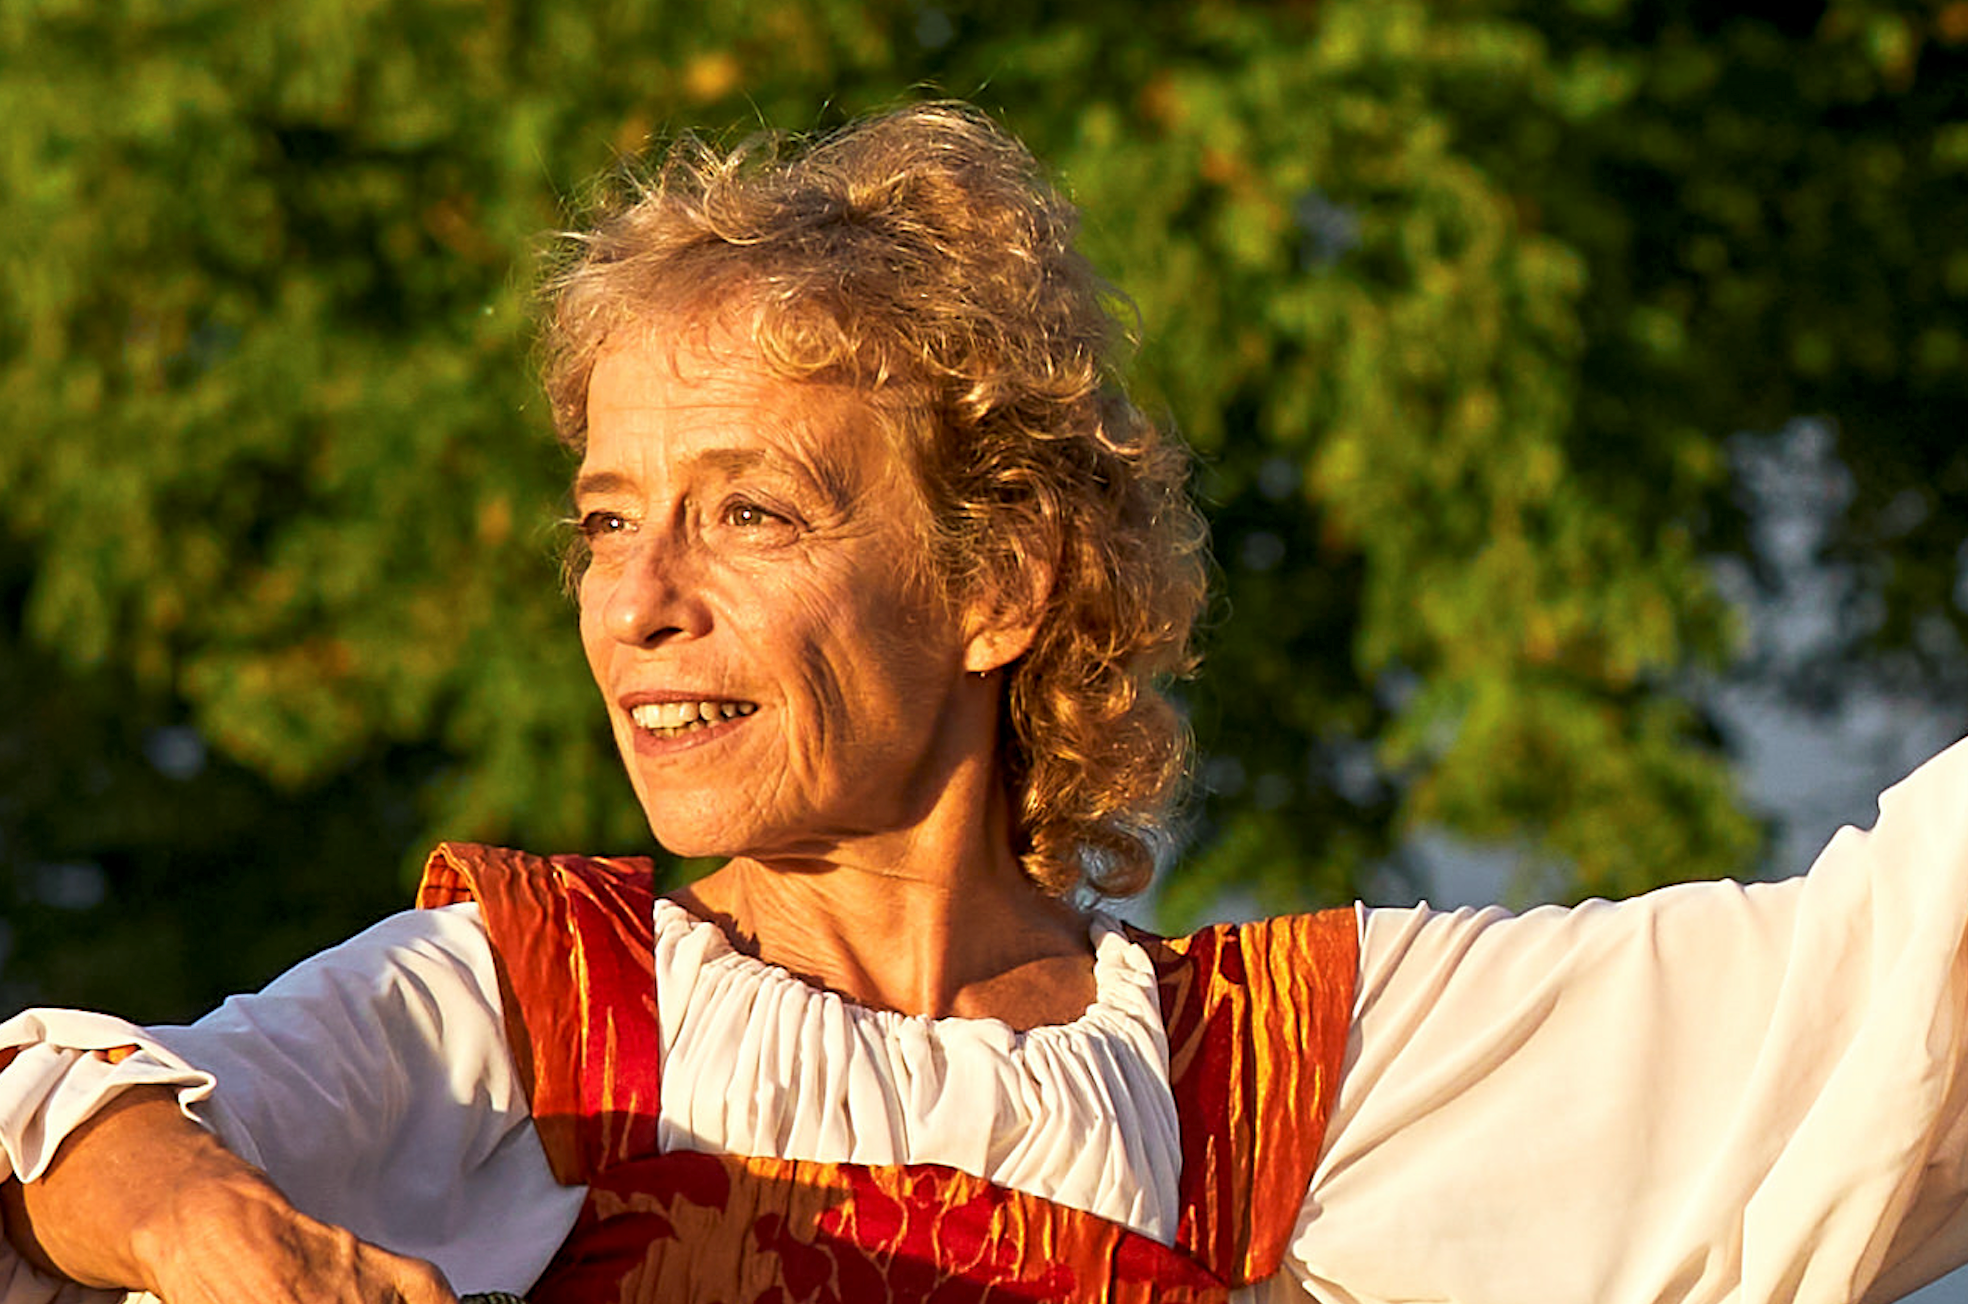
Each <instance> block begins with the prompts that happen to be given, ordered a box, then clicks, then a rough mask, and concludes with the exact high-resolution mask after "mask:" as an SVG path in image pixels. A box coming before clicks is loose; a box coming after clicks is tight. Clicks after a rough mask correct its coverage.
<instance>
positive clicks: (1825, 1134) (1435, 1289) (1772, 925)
mask: <svg viewBox="0 0 1968 1304" xmlns="http://www.w3.org/2000/svg"><path fill="white" fill-rule="evenodd" d="M1965 924H1968V744H1960V745H1957V746H1956V747H1954V748H1953V749H1952V750H1950V751H1948V752H1946V753H1944V754H1942V755H1941V756H1940V757H1938V758H1936V759H1935V760H1933V761H1930V762H1928V763H1927V765H1925V766H1924V767H1922V768H1921V769H1920V770H1919V771H1917V772H1916V773H1915V774H1914V775H1912V776H1911V777H1910V778H1908V779H1907V780H1905V781H1904V782H1903V783H1901V784H1900V785H1899V786H1897V787H1895V788H1893V789H1892V790H1891V791H1889V792H1887V793H1886V794H1885V795H1884V796H1883V797H1882V798H1881V799H1880V818H1879V820H1878V823H1877V825H1876V826H1875V827H1874V828H1873V829H1872V830H1871V831H1870V832H1859V831H1857V830H1854V829H1845V830H1843V831H1842V832H1840V833H1839V835H1838V836H1837V837H1836V838H1835V839H1833V841H1832V842H1831V844H1830V846H1829V847H1828V848H1827V849H1826V850H1825V852H1824V854H1823V855H1822V856H1821V857H1820V858H1819V860H1818V862H1817V864H1816V865H1815V866H1814V867H1813V868H1812V870H1811V872H1810V874H1809V875H1808V876H1806V877H1804V878H1799V879H1792V880H1789V881H1786V882H1782V883H1771V884H1753V885H1750V886H1739V885H1737V884H1733V883H1703V884H1692V885H1687V886H1682V887H1673V888H1667V889H1664V890H1662V891H1658V892H1654V893H1651V894H1649V895H1647V896H1644V897H1638V898H1635V899H1634V900H1631V901H1627V902H1623V903H1619V904H1609V903H1606V902H1596V901H1595V902H1588V903H1586V904H1584V905H1581V906H1579V907H1577V908H1575V909H1570V910H1565V909H1559V908H1556V907H1552V908H1545V909H1538V910H1533V911H1530V912H1529V913H1527V914H1524V915H1522V916H1521V917H1513V916H1511V915H1509V914H1507V913H1505V912H1503V911H1500V910H1494V909H1491V910H1482V911H1469V910H1463V911H1456V912H1454V913H1437V912H1433V911H1430V910H1428V909H1427V908H1426V907H1422V908H1417V909H1414V910H1406V911H1368V912H1366V913H1365V915H1364V918H1363V923H1362V961H1361V974H1360V980H1361V986H1360V990H1359V994H1358V1000H1357V1003H1356V1007H1355V1023H1354V1028H1353V1032H1352V1040H1351V1044H1350V1046H1349V1049H1348V1053H1347V1063H1346V1067H1345V1070H1344V1073H1343V1075H1342V1078H1341V1084H1340V1092H1339V1098H1338V1101H1337V1104H1336V1106H1335V1111H1334V1116H1333V1118H1332V1120H1331V1125H1330V1129H1329V1131H1328V1134H1327V1142H1326V1150H1325V1153H1324V1154H1323V1155H1322V1157H1321V1160H1320V1163H1319V1166H1318V1169H1317V1171H1316V1173H1315V1175H1314V1178H1313V1181H1312V1185H1311V1189H1310V1192H1309V1194H1308V1196H1307V1199H1306V1202H1305V1206H1304V1211H1303V1214H1302V1216H1301V1218H1300V1221H1299V1224H1298V1227H1297V1230H1296V1233H1295V1235H1294V1239H1293V1242H1292V1246H1291V1250H1290V1254H1289V1256H1288V1267H1289V1270H1290V1271H1291V1272H1292V1273H1293V1274H1294V1275H1295V1276H1296V1277H1297V1279H1298V1281H1299V1283H1300V1285H1301V1286H1302V1287H1303V1288H1304V1289H1305V1290H1306V1291H1308V1292H1309V1293H1310V1294H1311V1295H1312V1296H1313V1297H1314V1298H1316V1299H1319V1300H1322V1301H1329V1302H1332V1304H1366V1302H1367V1301H1393V1300H1455V1301H1458V1304H1490V1302H1492V1301H1494V1302H1496V1304H1529V1302H1534V1301H1544V1300H1549V1301H1592V1302H1593V1304H1624V1302H1628V1301H1631V1302H1634V1304H1637V1302H1639V1301H1666V1300H1675V1301H1682V1300H1686V1301H1723V1300H1727V1301H1730V1302H1731V1304H1750V1302H1754V1301H1779V1300H1781V1301H1826V1302H1827V1304H1829V1302H1830V1301H1840V1302H1843V1301H1849V1300H1868V1301H1871V1300H1887V1299H1894V1298H1897V1297H1898V1296H1899V1295H1901V1294H1903V1293H1905V1292H1907V1291H1910V1290H1912V1289H1914V1288H1916V1287H1918V1286H1919V1285H1921V1284H1923V1283H1924V1282H1926V1281H1928V1280H1930V1279H1931V1278H1933V1277H1935V1276H1938V1275H1940V1274H1941V1273H1942V1272H1944V1271H1945V1270H1946V1269H1948V1268H1949V1267H1951V1266H1953V1265H1955V1264H1957V1263H1959V1262H1961V1261H1963V1260H1964V1259H1968V1212H1964V1201H1963V1196H1964V1192H1968V1111H1964V1104H1968V1074H1964V1073H1962V1072H1961V1071H1960V1065H1961V1062H1962V1059H1963V1057H1964V1054H1968V1045H1965V1044H1964V1019H1963V1002H1964V997H1965V996H1968V959H1964V954H1963V936H1964V932H1963V930H1964V925H1965Z"/></svg>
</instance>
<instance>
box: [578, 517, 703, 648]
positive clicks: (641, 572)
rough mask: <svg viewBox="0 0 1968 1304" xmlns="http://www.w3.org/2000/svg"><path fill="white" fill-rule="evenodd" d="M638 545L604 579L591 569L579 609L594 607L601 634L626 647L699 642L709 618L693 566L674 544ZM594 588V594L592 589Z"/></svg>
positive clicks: (654, 540) (698, 573) (651, 542)
mask: <svg viewBox="0 0 1968 1304" xmlns="http://www.w3.org/2000/svg"><path fill="white" fill-rule="evenodd" d="M639 542H640V543H641V546H639V547H637V548H636V549H635V551H634V553H633V555H631V556H630V557H628V558H627V559H625V564H623V565H622V566H620V567H619V568H611V569H610V570H609V571H608V572H607V573H603V572H600V571H598V570H596V569H594V568H590V570H589V572H588V575H587V577H586V581H585V582H584V583H583V585H582V602H583V605H584V606H585V605H586V604H587V603H588V602H590V601H594V602H599V603H600V604H601V605H600V609H599V611H598V612H597V613H596V614H597V615H598V616H599V622H600V625H601V627H602V629H604V630H605V631H606V632H607V634H608V636H609V637H610V638H612V639H614V640H615V641H617V642H618V643H624V644H627V645H629V646H631V647H655V646H657V645H659V644H662V643H666V642H671V641H674V640H677V639H687V638H702V637H703V636H704V635H705V634H707V633H709V632H710V629H711V612H710V607H709V605H708V604H707V603H706V601H705V588H704V583H703V575H702V567H701V565H700V564H699V562H698V560H697V559H696V558H695V557H693V556H692V555H691V553H690V550H689V549H688V548H685V547H682V546H679V545H678V544H677V543H675V542H674V541H667V540H663V539H660V538H649V537H645V539H644V540H642V541H639ZM597 582H598V583H599V586H600V590H601V591H599V592H595V591H594V590H593V588H592V587H591V586H593V585H595V584H596V583H597Z"/></svg>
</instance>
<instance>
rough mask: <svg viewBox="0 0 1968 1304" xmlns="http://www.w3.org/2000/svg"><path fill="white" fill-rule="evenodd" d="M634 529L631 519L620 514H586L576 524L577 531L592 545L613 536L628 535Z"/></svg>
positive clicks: (596, 512)
mask: <svg viewBox="0 0 1968 1304" xmlns="http://www.w3.org/2000/svg"><path fill="white" fill-rule="evenodd" d="M633 528H634V527H633V525H631V523H630V521H629V518H628V517H626V516H624V515H622V514H621V513H620V512H608V511H594V512H584V513H582V514H581V516H580V517H578V518H577V519H576V520H575V522H574V529H575V531H576V532H577V533H579V534H580V536H581V537H582V538H584V539H586V540H587V541H588V542H590V543H593V542H594V541H595V540H597V539H604V538H607V537H608V536H609V535H612V534H626V533H628V531H629V530H631V529H633Z"/></svg>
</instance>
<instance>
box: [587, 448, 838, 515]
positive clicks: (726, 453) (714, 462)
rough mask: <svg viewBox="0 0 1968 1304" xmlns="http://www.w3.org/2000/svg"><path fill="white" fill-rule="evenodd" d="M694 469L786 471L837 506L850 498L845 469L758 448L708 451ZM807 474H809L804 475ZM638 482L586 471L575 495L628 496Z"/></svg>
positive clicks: (694, 459)
mask: <svg viewBox="0 0 1968 1304" xmlns="http://www.w3.org/2000/svg"><path fill="white" fill-rule="evenodd" d="M690 463H691V465H692V466H693V467H700V466H701V467H709V468H710V469H712V470H715V471H719V472H722V473H723V474H725V475H727V476H733V475H738V474H741V473H742V472H745V471H750V470H752V469H754V468H755V467H760V466H765V467H769V468H785V469H788V470H791V471H792V472H794V473H795V477H796V478H798V479H802V480H804V479H811V480H812V481H814V482H815V484H816V486H817V487H818V488H819V490H820V492H821V493H822V494H824V495H826V497H827V498H828V499H829V500H830V501H831V502H832V503H833V504H834V505H836V506H845V505H846V503H847V502H848V500H849V499H850V497H851V496H852V495H851V494H850V493H849V492H848V486H847V477H846V476H845V475H844V474H843V473H842V470H841V468H839V467H837V466H834V465H832V464H831V462H829V461H824V460H821V461H815V462H811V463H807V462H795V461H793V460H792V459H790V458H784V457H776V456H774V455H772V454H771V453H769V452H767V451H765V450H764V449H758V448H707V449H705V450H704V451H703V452H701V453H698V454H697V455H696V456H694V457H692V458H691V459H690ZM801 472H807V474H800V473H801ZM634 487H635V486H634V482H633V481H632V480H631V479H630V478H629V477H628V476H626V475H623V474H622V473H621V472H619V471H584V472H582V473H581V475H580V476H578V477H577V478H576V479H575V481H574V496H575V497H576V498H584V497H587V496H590V495H600V494H611V493H625V492H628V491H629V490H631V489H633V488H634Z"/></svg>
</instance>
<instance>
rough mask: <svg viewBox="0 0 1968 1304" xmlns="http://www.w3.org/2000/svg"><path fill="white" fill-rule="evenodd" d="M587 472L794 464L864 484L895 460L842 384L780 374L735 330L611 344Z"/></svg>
mask: <svg viewBox="0 0 1968 1304" xmlns="http://www.w3.org/2000/svg"><path fill="white" fill-rule="evenodd" d="M587 425H588V431H587V447H586V451H585V456H584V458H583V466H584V467H592V466H596V465H598V464H613V463H620V462H635V463H641V464H647V463H651V462H660V463H665V464H677V465H681V464H683V463H685V462H688V463H692V464H697V463H706V464H710V465H713V466H715V467H717V468H720V469H725V470H741V469H744V468H745V467H746V466H748V465H772V464H788V463H789V464H792V465H794V466H796V467H798V468H801V469H804V470H806V471H808V472H810V473H811V474H813V475H814V476H815V477H816V478H818V479H820V480H821V481H822V482H823V483H833V482H836V481H851V482H856V483H866V482H867V481H868V480H869V478H870V477H878V476H880V475H881V474H882V473H883V471H884V469H885V468H886V466H887V464H889V463H892V462H894V461H896V459H895V457H894V451H893V448H892V446H891V444H890V441H889V440H888V438H887V437H886V436H885V435H884V433H883V428H884V423H883V422H882V421H881V420H879V418H878V414H877V413H876V411H875V409H874V408H873V406H872V405H870V404H869V403H868V402H867V401H866V399H865V398H864V397H863V396H862V395H860V394H859V393H857V392H856V391H854V390H852V389H850V388H848V387H846V386H842V385H835V384H827V383H822V382H816V381H803V380H794V379H789V378H787V377H785V376H783V375H779V374H776V373H774V372H773V371H772V370H771V369H770V368H769V367H768V366H767V364H766V363H765V361H764V360H763V359H762V358H761V357H760V355H759V353H758V350H757V349H756V347H755V346H753V345H752V344H750V343H749V342H748V341H746V340H744V339H743V338H742V337H740V336H738V335H737V334H736V333H735V332H733V331H731V330H729V329H721V328H712V329H704V330H696V329H686V330H680V331H658V330H654V329H651V330H639V331H635V332H632V333H628V334H625V335H621V336H618V337H616V338H612V339H610V340H609V341H608V342H607V343H606V344H605V345H604V346H603V347H602V349H601V351H600V353H599V355H598V356H597V357H596V359H595V365H594V369H593V372H592V373H591V375H590V377H589V381H588V396H587Z"/></svg>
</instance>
